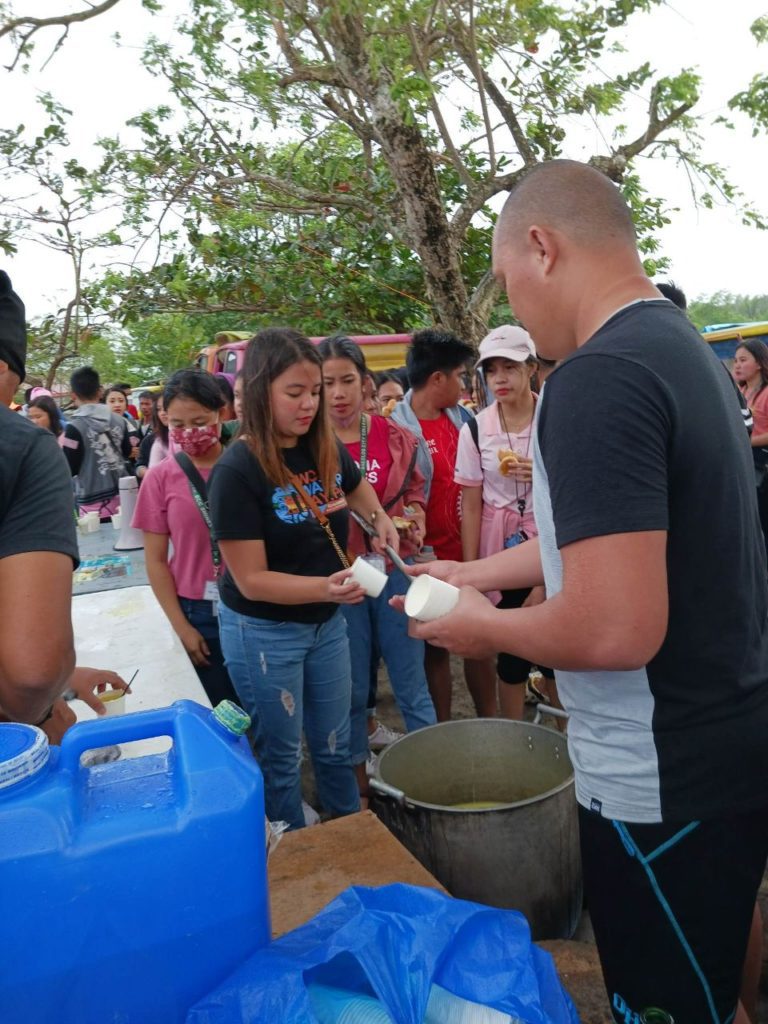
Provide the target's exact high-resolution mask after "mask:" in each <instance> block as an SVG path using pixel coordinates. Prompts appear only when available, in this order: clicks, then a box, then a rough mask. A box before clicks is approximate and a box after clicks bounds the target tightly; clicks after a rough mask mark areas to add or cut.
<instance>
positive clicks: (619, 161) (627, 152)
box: [589, 84, 695, 184]
mask: <svg viewBox="0 0 768 1024" xmlns="http://www.w3.org/2000/svg"><path fill="white" fill-rule="evenodd" d="M659 100H660V96H659V87H658V84H657V85H655V86H654V87H653V90H652V92H651V101H650V103H649V106H648V127H647V128H646V129H645V131H644V132H643V134H642V135H638V137H637V138H636V139H635V140H634V142H628V143H626V144H625V145H623V146H618V147H617V148H616V149H614V151H613V152H612V153H611V155H610V156H593V157H592V158H591V160H590V161H589V162H590V164H592V166H593V167H596V168H597V169H598V170H599V171H602V172H603V174H605V175H606V176H607V177H609V178H610V179H611V181H615V182H616V183H617V184H621V182H622V181H623V180H624V174H625V173H626V170H627V166H628V164H629V162H630V160H632V159H633V158H634V157H636V156H638V155H639V154H640V153H642V151H643V150H644V149H646V148H647V147H648V146H650V144H651V143H652V142H655V141H656V139H657V138H658V137H659V135H661V133H662V132H663V131H665V130H666V129H667V128H669V126H670V125H672V124H674V123H675V121H678V120H679V119H680V118H681V117H683V115H684V114H687V113H688V111H689V110H690V109H691V108H692V107H693V106H694V102H695V101H691V102H690V103H681V104H680V106H679V107H675V109H674V110H671V111H670V112H669V113H668V114H667V116H666V117H659Z"/></svg>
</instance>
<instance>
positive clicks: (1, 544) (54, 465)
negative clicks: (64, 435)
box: [0, 405, 78, 566]
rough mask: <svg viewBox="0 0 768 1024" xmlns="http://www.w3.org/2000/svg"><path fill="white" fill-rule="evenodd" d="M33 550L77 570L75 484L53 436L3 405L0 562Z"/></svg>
mask: <svg viewBox="0 0 768 1024" xmlns="http://www.w3.org/2000/svg"><path fill="white" fill-rule="evenodd" d="M29 551H56V552H60V553H61V554H64V555H69V557H70V558H71V559H72V561H73V563H74V565H75V566H77V565H78V553H77V534H76V530H75V521H74V499H73V495H72V479H71V477H70V474H69V470H68V469H67V463H66V461H65V459H64V456H63V454H62V451H61V449H60V448H59V445H58V443H57V441H56V438H55V437H54V436H53V434H51V433H50V431H48V430H41V428H40V427H36V426H34V424H32V423H30V421H29V420H27V419H24V417H22V416H20V415H19V414H18V413H14V412H11V411H10V409H8V408H6V407H5V406H4V405H0V558H8V557H9V556H10V555H21V554H25V553H27V552H29Z"/></svg>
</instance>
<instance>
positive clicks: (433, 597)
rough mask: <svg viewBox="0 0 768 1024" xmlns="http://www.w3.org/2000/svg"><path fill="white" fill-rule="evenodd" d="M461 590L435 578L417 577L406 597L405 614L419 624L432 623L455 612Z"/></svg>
mask: <svg viewBox="0 0 768 1024" xmlns="http://www.w3.org/2000/svg"><path fill="white" fill-rule="evenodd" d="M459 593H460V591H459V588H458V587H454V586H453V584H452V583H445V582H444V581H443V580H438V579H436V577H434V576H417V577H416V579H415V580H414V581H413V583H412V584H411V585H410V587H409V588H408V593H407V594H406V595H405V614H406V615H408V616H409V617H410V618H412V619H418V620H419V622H431V621H432V619H439V618H440V617H441V616H442V615H447V614H448V612H450V611H453V609H454V608H455V607H456V605H457V604H458V601H459Z"/></svg>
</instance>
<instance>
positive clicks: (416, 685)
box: [342, 569, 437, 764]
mask: <svg viewBox="0 0 768 1024" xmlns="http://www.w3.org/2000/svg"><path fill="white" fill-rule="evenodd" d="M410 582H411V581H410V580H409V579H407V578H406V577H405V576H404V575H403V573H401V572H400V570H399V569H393V570H392V572H391V573H390V574H389V579H388V580H387V585H386V586H385V587H384V589H383V590H382V592H381V593H380V594H379V596H378V597H375V598H374V597H366V599H365V600H364V601H363V602H362V604H347V605H342V611H343V612H344V618H345V619H346V620H347V631H348V633H349V653H350V656H351V658H352V740H351V750H352V764H362V763H363V762H364V761H365V760H366V758H367V757H368V713H367V706H368V691H369V686H370V675H371V649H372V648H373V647H374V645H376V646H378V648H379V649H380V650H381V655H382V657H383V658H384V664H385V665H386V666H387V672H388V673H389V679H390V682H391V684H392V692H393V693H394V695H395V699H396V700H397V703H398V706H399V708H400V711H401V713H402V716H403V721H404V722H405V727H406V729H407V730H408V732H413V730H414V729H421V728H423V727H424V726H425V725H434V724H435V722H436V721H437V718H436V716H435V708H434V705H433V703H432V698H431V697H430V695H429V687H428V686H427V677H426V675H425V673H424V641H423V640H416V639H415V638H414V637H412V636H409V635H408V618H407V616H406V615H403V613H402V612H397V611H395V609H394V608H390V606H389V599H390V597H393V596H395V595H396V594H404V593H405V592H406V590H407V589H408V587H409V585H410Z"/></svg>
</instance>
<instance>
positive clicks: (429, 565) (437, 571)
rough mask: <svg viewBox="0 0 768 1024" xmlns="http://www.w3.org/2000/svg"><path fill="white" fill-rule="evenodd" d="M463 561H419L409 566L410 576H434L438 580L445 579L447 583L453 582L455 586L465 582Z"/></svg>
mask: <svg viewBox="0 0 768 1024" xmlns="http://www.w3.org/2000/svg"><path fill="white" fill-rule="evenodd" d="M463 568H464V564H463V563H462V562H448V561H445V562H419V563H418V564H417V565H411V566H409V569H410V573H409V575H410V576H434V577H435V579H436V580H443V581H444V582H445V583H452V584H453V585H454V587H460V586H462V584H463V580H462V578H461V576H462V570H463Z"/></svg>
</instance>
